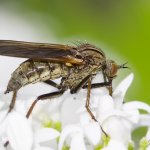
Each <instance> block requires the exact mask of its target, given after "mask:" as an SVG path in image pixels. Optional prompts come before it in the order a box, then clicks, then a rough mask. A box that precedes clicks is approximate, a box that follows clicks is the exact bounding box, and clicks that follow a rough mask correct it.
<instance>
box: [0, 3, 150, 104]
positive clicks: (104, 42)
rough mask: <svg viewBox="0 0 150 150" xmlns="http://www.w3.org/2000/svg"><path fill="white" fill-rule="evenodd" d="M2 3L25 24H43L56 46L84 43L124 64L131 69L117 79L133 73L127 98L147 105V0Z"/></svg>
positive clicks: (149, 19)
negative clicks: (70, 42)
mask: <svg viewBox="0 0 150 150" xmlns="http://www.w3.org/2000/svg"><path fill="white" fill-rule="evenodd" d="M2 4H3V5H4V6H6V7H8V8H10V9H11V11H14V12H16V13H17V14H19V15H20V16H21V17H22V18H25V19H28V21H31V22H34V21H37V20H38V21H39V22H40V23H42V24H44V28H42V27H41V29H40V30H41V32H42V31H43V32H46V33H47V35H46V36H48V35H49V36H51V33H52V34H53V35H54V36H55V39H57V40H56V42H57V43H64V44H68V41H76V40H81V41H84V40H87V41H88V42H89V43H93V44H96V45H97V46H99V47H101V48H102V49H103V50H104V51H105V52H106V54H107V55H108V58H112V59H115V60H116V61H117V62H119V63H120V64H122V63H124V62H128V66H130V68H131V69H130V70H123V71H121V72H120V75H119V77H118V80H121V79H122V78H123V77H124V76H125V75H127V74H129V73H130V72H134V74H135V80H134V82H133V84H132V86H131V87H130V90H129V91H128V94H127V99H128V100H143V101H147V102H148V103H150V96H149V89H150V88H149V82H150V81H149V80H150V79H149V77H150V70H149V69H150V66H149V64H150V62H149V61H150V58H149V57H150V54H149V50H150V1H149V0H59V1H58V0H10V1H9V0H7V1H3V0H1V1H0V5H2ZM34 26H36V24H34ZM49 42H51V41H49Z"/></svg>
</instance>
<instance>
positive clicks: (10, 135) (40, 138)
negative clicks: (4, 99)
mask: <svg viewBox="0 0 150 150" xmlns="http://www.w3.org/2000/svg"><path fill="white" fill-rule="evenodd" d="M31 123H32V122H31V121H30V120H28V119H27V118H26V117H25V116H24V115H21V114H20V113H17V112H11V113H9V114H8V116H7V117H6V116H5V119H3V123H2V124H1V127H0V128H1V130H0V131H1V132H0V138H1V144H2V145H0V146H1V147H3V145H4V144H5V143H6V142H7V141H9V145H8V146H7V148H8V150H20V149H21V150H33V149H34V150H37V149H38V150H46V149H48V148H49V149H50V147H48V146H49V145H48V146H47V147H46V144H45V146H43V143H46V142H50V141H51V140H55V141H56V138H57V137H59V132H58V131H57V130H55V129H52V128H44V127H41V128H38V130H37V129H36V131H34V130H33V129H32V128H31V127H32V126H31ZM3 148H4V147H3Z"/></svg>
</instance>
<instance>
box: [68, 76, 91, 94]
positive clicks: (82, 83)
mask: <svg viewBox="0 0 150 150" xmlns="http://www.w3.org/2000/svg"><path fill="white" fill-rule="evenodd" d="M90 77H91V75H88V76H87V77H85V78H84V79H83V80H82V81H81V82H80V83H79V84H78V85H77V86H76V87H75V88H73V89H71V90H70V93H71V94H74V93H77V92H78V90H79V89H80V88H81V87H83V86H84V85H85V84H86V83H87V82H88V80H89V78H90Z"/></svg>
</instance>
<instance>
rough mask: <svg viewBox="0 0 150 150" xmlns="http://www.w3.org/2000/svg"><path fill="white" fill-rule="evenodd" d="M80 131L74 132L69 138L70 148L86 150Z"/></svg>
mask: <svg viewBox="0 0 150 150" xmlns="http://www.w3.org/2000/svg"><path fill="white" fill-rule="evenodd" d="M83 139H84V137H83V134H82V133H80V132H79V133H76V134H75V135H74V136H73V137H72V140H71V145H70V150H86V147H85V143H84V140H83Z"/></svg>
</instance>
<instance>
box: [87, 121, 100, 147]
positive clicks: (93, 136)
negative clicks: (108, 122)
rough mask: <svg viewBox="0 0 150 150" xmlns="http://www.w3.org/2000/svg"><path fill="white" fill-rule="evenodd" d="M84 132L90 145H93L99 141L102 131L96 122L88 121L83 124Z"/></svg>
mask: <svg viewBox="0 0 150 150" xmlns="http://www.w3.org/2000/svg"><path fill="white" fill-rule="evenodd" d="M84 132H85V135H86V137H87V139H88V140H89V142H90V143H91V144H92V145H94V146H95V145H97V144H98V143H99V142H100V140H101V136H102V131H101V128H100V125H99V124H98V123H97V122H93V123H89V124H88V125H86V126H84Z"/></svg>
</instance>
